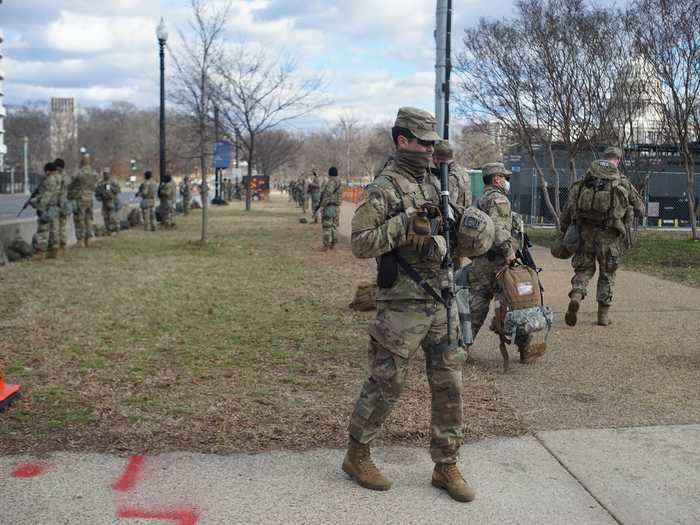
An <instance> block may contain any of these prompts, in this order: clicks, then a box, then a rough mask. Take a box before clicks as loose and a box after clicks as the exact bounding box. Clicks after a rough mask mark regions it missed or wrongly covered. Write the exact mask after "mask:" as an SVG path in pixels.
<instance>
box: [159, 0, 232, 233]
mask: <svg viewBox="0 0 700 525" xmlns="http://www.w3.org/2000/svg"><path fill="white" fill-rule="evenodd" d="M190 5H191V8H192V20H190V22H189V27H190V30H191V33H192V35H193V38H192V39H189V38H188V37H187V36H186V35H185V34H184V33H183V32H182V31H180V32H179V36H180V44H181V45H180V48H179V50H178V51H173V50H170V51H171V56H172V58H173V61H174V62H175V67H176V71H177V74H176V79H175V80H176V84H175V85H176V87H175V90H174V92H173V95H171V98H172V100H174V101H175V103H176V104H178V105H179V106H180V107H181V108H183V109H184V110H185V111H186V112H187V113H188V114H189V115H190V116H191V118H192V119H193V120H194V122H195V125H196V130H197V134H196V141H195V142H194V143H193V144H194V145H195V151H194V152H193V155H192V157H195V156H196V157H197V158H198V159H199V167H200V172H201V175H202V187H201V197H202V236H201V241H202V242H204V243H205V242H207V241H208V239H209V187H208V184H207V180H208V177H207V173H208V164H207V160H208V159H209V157H210V156H211V155H212V148H211V145H212V133H211V122H212V109H213V107H212V95H213V94H212V92H211V82H212V75H213V74H214V72H215V70H216V68H218V66H219V65H220V62H221V59H222V57H223V37H224V34H225V27H226V22H227V18H228V16H229V13H230V11H231V1H230V0H227V1H225V2H223V3H221V2H219V3H216V2H213V1H210V0H190ZM169 49H170V48H169Z"/></svg>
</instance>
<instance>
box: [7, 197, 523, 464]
mask: <svg viewBox="0 0 700 525" xmlns="http://www.w3.org/2000/svg"><path fill="white" fill-rule="evenodd" d="M253 208H254V209H253V211H251V212H245V211H244V210H243V209H242V205H241V204H240V203H235V204H232V205H230V206H228V207H226V208H215V209H213V210H212V212H211V216H210V242H209V243H208V244H207V245H205V246H202V245H200V244H199V243H198V242H197V239H198V238H199V232H200V218H199V214H197V213H192V214H191V215H190V216H189V217H187V218H186V219H183V218H182V216H178V228H177V229H176V230H173V231H159V232H155V233H151V232H144V231H143V230H140V229H134V230H130V231H126V232H122V233H121V234H120V235H119V236H118V237H109V238H105V239H102V240H100V241H99V242H95V243H94V245H92V246H90V247H89V248H77V247H76V248H71V249H70V250H68V253H67V255H66V256H65V257H63V258H60V259H57V260H46V261H41V262H25V263H19V264H14V265H10V266H6V267H2V268H0V294H1V300H0V333H2V337H0V366H3V368H4V370H5V373H6V376H7V379H8V380H10V381H11V382H13V383H19V384H21V386H22V389H23V392H24V394H23V398H22V400H21V401H20V402H18V403H17V404H15V405H14V406H13V407H12V408H11V409H10V410H9V411H8V412H6V413H5V414H3V415H2V416H0V435H1V436H2V439H0V451H2V452H32V451H34V452H39V451H46V450H57V449H58V450H66V449H68V450H100V451H105V450H106V451H115V450H116V451H129V452H137V451H160V450H197V451H205V452H232V451H256V450H264V449H270V448H276V447H284V448H309V447H321V446H343V445H344V444H345V440H346V427H347V423H348V418H349V415H350V411H351V409H352V404H353V402H354V400H355V396H356V395H357V393H358V392H359V389H360V386H361V382H362V380H363V379H364V377H365V373H366V372H365V370H366V363H367V354H366V348H367V331H366V329H367V324H368V322H369V321H370V320H371V319H372V317H373V314H372V313H357V312H354V311H353V310H351V309H349V308H348V307H347V305H348V303H350V301H351V300H352V297H353V294H354V290H355V286H356V285H357V283H358V282H359V281H360V280H362V279H367V278H373V276H374V271H375V270H374V260H358V259H355V258H353V257H352V254H351V253H350V249H349V246H348V245H347V244H342V243H341V244H340V245H339V247H338V249H337V250H334V251H331V252H322V251H321V236H320V226H319V225H311V224H300V223H299V221H298V219H299V217H300V213H299V211H298V210H296V209H295V208H293V207H292V205H291V204H288V203H287V202H286V198H284V199H282V198H280V197H277V198H276V200H273V202H272V203H258V202H256V203H254V204H253ZM422 367H424V364H423V365H421V363H420V361H417V362H416V364H415V365H414V368H415V370H413V371H412V374H411V382H410V386H409V387H408V389H407V391H406V395H405V398H404V399H403V400H402V403H401V405H400V406H399V407H398V408H397V410H396V412H395V414H394V415H393V416H392V419H391V420H390V421H389V424H388V427H387V433H386V436H387V439H388V440H389V441H393V442H403V443H411V444H417V443H420V444H425V443H426V442H427V439H428V438H427V436H428V435H429V411H430V402H429V392H428V388H427V382H426V381H425V374H424V372H423V368H422ZM465 376H466V377H465V389H466V391H467V397H468V399H469V400H470V402H469V403H468V404H467V405H468V407H467V414H466V417H465V421H466V422H467V429H466V431H467V437H468V439H477V438H479V437H482V436H484V435H494V434H495V435H512V434H517V433H520V432H522V431H523V426H522V424H521V423H520V421H519V420H518V419H517V418H516V417H515V416H514V415H513V412H512V410H511V409H510V407H509V406H507V405H506V404H505V403H504V402H503V401H502V399H501V398H500V396H499V395H498V394H497V393H496V390H495V386H494V381H493V377H490V376H489V375H488V373H486V372H482V371H479V370H477V369H475V368H474V367H467V369H466V373H465ZM484 407H486V409H484Z"/></svg>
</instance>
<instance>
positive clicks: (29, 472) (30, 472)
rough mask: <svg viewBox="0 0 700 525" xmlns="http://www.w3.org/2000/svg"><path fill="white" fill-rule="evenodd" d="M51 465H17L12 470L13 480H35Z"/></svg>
mask: <svg viewBox="0 0 700 525" xmlns="http://www.w3.org/2000/svg"><path fill="white" fill-rule="evenodd" d="M48 467H49V465H48V464H47V463H27V464H25V465H17V466H16V467H15V468H14V469H13V470H12V477H13V478H35V477H37V476H40V475H41V474H42V473H43V472H44V471H45V470H46V469H47V468H48Z"/></svg>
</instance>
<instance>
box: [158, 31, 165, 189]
mask: <svg viewBox="0 0 700 525" xmlns="http://www.w3.org/2000/svg"><path fill="white" fill-rule="evenodd" d="M156 36H157V37H158V45H159V46H160V173H159V177H160V180H161V181H162V180H163V176H164V175H165V43H166V42H167V40H168V29H167V28H166V27H165V20H163V18H161V19H160V23H159V24H158V28H157V29H156Z"/></svg>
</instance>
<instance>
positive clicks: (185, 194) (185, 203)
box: [180, 175, 228, 215]
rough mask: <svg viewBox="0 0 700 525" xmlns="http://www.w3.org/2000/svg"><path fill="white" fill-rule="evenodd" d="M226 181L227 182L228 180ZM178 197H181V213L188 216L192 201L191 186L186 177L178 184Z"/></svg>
mask: <svg viewBox="0 0 700 525" xmlns="http://www.w3.org/2000/svg"><path fill="white" fill-rule="evenodd" d="M226 180H227V181H228V179H226ZM226 189H228V187H226ZM180 195H181V196H182V213H183V214H184V215H188V214H189V213H190V202H191V201H192V184H190V178H189V177H188V176H187V175H185V177H184V178H183V179H182V182H181V183H180Z"/></svg>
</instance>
